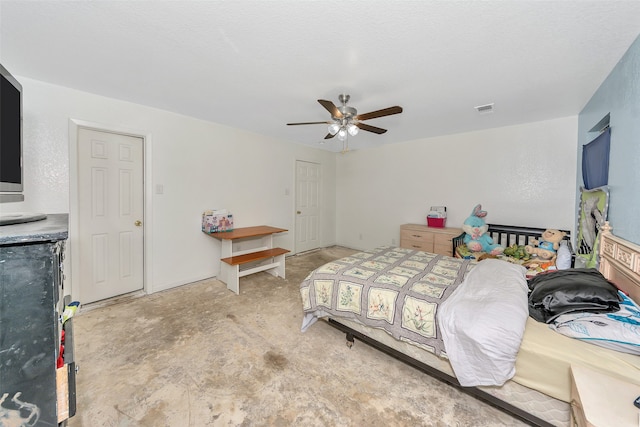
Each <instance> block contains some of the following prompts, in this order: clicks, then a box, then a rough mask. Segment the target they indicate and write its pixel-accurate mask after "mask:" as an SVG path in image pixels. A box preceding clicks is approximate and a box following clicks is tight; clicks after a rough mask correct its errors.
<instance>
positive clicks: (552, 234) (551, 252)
mask: <svg viewBox="0 0 640 427" xmlns="http://www.w3.org/2000/svg"><path fill="white" fill-rule="evenodd" d="M566 235H567V233H565V232H564V231H560V230H554V229H551V228H548V229H546V230H544V231H543V232H542V238H541V239H540V240H537V239H533V240H531V241H530V242H529V243H530V244H529V245H527V246H525V247H524V249H525V250H526V251H527V253H528V254H531V255H535V256H537V257H538V258H539V259H543V260H547V261H551V260H553V259H555V257H556V252H557V250H558V249H559V248H560V242H561V241H562V239H564V236H566Z"/></svg>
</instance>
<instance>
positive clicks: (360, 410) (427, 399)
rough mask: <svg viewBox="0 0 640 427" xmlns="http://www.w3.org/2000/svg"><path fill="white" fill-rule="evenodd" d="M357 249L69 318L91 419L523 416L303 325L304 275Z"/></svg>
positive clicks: (338, 421)
mask: <svg viewBox="0 0 640 427" xmlns="http://www.w3.org/2000/svg"><path fill="white" fill-rule="evenodd" d="M352 252H353V251H351V250H348V249H344V248H338V247H334V248H328V249H323V250H319V251H314V252H311V253H306V254H302V255H298V256H292V257H289V258H287V279H280V278H275V277H273V276H270V275H268V274H267V273H258V274H254V275H251V276H247V277H245V278H242V279H241V280H240V295H235V294H234V293H232V292H231V291H228V290H227V289H226V286H225V285H224V284H223V283H222V282H220V281H218V280H215V279H211V280H205V281H201V282H197V283H193V284H189V285H185V286H181V287H179V288H175V289H171V290H168V291H164V292H160V293H156V294H153V295H147V296H143V297H140V298H133V299H124V300H122V299H121V300H119V301H117V302H116V303H113V304H106V305H103V306H100V307H98V308H93V309H91V307H83V308H82V309H81V310H80V312H79V313H78V314H77V315H76V317H75V318H74V327H75V330H74V332H75V352H76V360H77V363H78V364H79V366H80V371H79V373H78V377H77V399H78V409H77V414H76V416H75V417H73V418H71V419H70V420H69V424H68V425H69V426H70V427H78V426H86V427H94V426H119V427H126V426H262V425H269V426H365V425H366V426H405V425H406V426H519V425H523V423H521V422H520V421H518V420H516V419H514V418H512V417H510V416H509V415H507V414H505V413H503V412H501V411H499V410H497V409H495V408H493V407H491V406H488V405H486V404H484V403H482V402H480V401H478V400H476V399H474V398H473V397H470V396H468V395H466V394H464V393H461V392H460V391H458V390H457V389H455V388H452V387H450V386H447V385H445V384H443V383H441V382H439V381H437V380H435V379H433V378H431V377H429V376H427V375H426V374H423V373H420V372H419V371H416V370H415V369H413V368H411V367H409V366H407V365H405V364H403V363H401V362H399V361H397V360H394V359H392V358H390V357H389V356H386V355H385V354H383V353H381V352H379V351H378V350H375V349H373V348H371V347H369V346H367V345H365V344H363V343H360V342H356V345H355V346H354V347H353V348H352V349H349V348H348V347H347V346H346V345H345V337H344V334H343V333H341V332H339V331H337V330H336V329H334V328H332V327H331V326H329V325H327V324H325V323H324V322H319V323H317V324H315V325H313V326H312V327H311V328H309V330H308V331H307V332H305V333H301V332H300V326H301V322H302V308H301V300H300V294H299V291H298V289H299V284H300V282H301V281H302V280H303V279H304V278H305V277H306V275H307V274H308V273H309V272H310V271H311V270H312V269H314V268H316V267H318V266H320V265H322V264H324V263H326V262H328V261H330V260H332V259H335V258H338V257H341V256H346V255H348V254H350V253H352Z"/></svg>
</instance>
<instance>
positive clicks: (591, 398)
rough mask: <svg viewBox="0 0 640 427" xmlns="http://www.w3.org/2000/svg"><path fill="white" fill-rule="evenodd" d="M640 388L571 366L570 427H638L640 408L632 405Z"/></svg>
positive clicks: (585, 368) (592, 371) (581, 367)
mask: <svg viewBox="0 0 640 427" xmlns="http://www.w3.org/2000/svg"><path fill="white" fill-rule="evenodd" d="M638 396H640V385H637V384H633V383H629V382H627V381H624V380H623V379H621V378H618V377H613V376H610V375H606V374H603V373H602V372H599V371H596V370H594V369H589V368H587V367H584V366H577V365H571V425H572V426H579V427H613V426H615V427H631V426H633V427H638V426H639V425H640V409H638V408H636V407H635V406H634V405H633V401H634V399H635V398H636V397H638Z"/></svg>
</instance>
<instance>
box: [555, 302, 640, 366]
mask: <svg viewBox="0 0 640 427" xmlns="http://www.w3.org/2000/svg"><path fill="white" fill-rule="evenodd" d="M618 293H619V294H620V296H621V297H622V302H621V303H620V310H619V311H616V312H614V313H589V312H579V313H568V314H563V315H561V316H558V317H557V318H556V319H555V320H554V321H553V323H550V324H549V327H550V328H551V329H553V330H554V331H556V332H559V333H561V334H562V335H566V336H568V337H571V338H576V339H579V340H581V341H584V342H588V343H591V344H595V345H598V346H600V347H605V348H609V349H611V350H616V351H620V352H622V353H631V354H637V355H640V307H638V305H637V304H636V303H635V302H634V301H633V300H632V299H630V298H629V297H627V296H626V295H625V294H623V293H622V292H618Z"/></svg>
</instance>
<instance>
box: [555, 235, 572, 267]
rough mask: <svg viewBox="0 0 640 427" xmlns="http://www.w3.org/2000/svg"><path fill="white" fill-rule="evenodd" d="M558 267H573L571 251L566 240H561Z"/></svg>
mask: <svg viewBox="0 0 640 427" xmlns="http://www.w3.org/2000/svg"><path fill="white" fill-rule="evenodd" d="M556 268H557V269H558V270H566V269H567V268H571V251H570V250H569V247H568V246H567V243H566V242H564V241H563V242H560V247H559V248H558V253H557V258H556Z"/></svg>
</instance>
